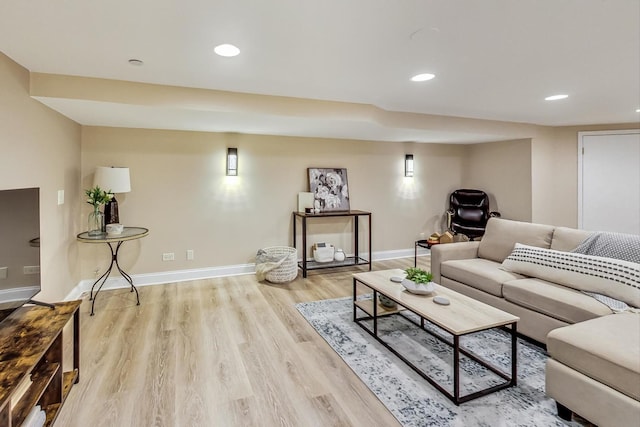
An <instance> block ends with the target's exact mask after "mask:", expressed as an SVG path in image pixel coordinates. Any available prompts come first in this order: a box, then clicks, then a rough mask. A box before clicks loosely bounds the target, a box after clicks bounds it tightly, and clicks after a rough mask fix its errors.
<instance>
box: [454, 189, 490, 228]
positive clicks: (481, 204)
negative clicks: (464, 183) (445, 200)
mask: <svg viewBox="0 0 640 427" xmlns="http://www.w3.org/2000/svg"><path fill="white" fill-rule="evenodd" d="M494 216H495V217H499V216H500V213H499V212H491V211H490V210H489V196H487V193H485V192H484V191H480V190H470V189H460V190H456V191H454V192H453V193H451V196H450V197H449V210H448V211H447V227H448V228H449V230H451V232H452V233H453V234H464V235H465V236H467V237H469V239H470V240H473V239H475V238H477V237H480V236H482V235H484V230H485V227H486V226H487V221H488V220H489V218H491V217H494Z"/></svg>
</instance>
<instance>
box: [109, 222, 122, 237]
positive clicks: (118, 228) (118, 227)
mask: <svg viewBox="0 0 640 427" xmlns="http://www.w3.org/2000/svg"><path fill="white" fill-rule="evenodd" d="M106 229H107V234H108V235H110V236H117V235H120V234H122V230H124V225H122V224H107V225H106Z"/></svg>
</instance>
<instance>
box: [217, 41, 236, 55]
mask: <svg viewBox="0 0 640 427" xmlns="http://www.w3.org/2000/svg"><path fill="white" fill-rule="evenodd" d="M213 51H214V52H215V53H217V54H218V55H220V56H225V57H231V56H237V55H239V54H240V49H238V48H237V47H235V46H234V45H232V44H221V45H218V46H216V47H215V48H214V49H213Z"/></svg>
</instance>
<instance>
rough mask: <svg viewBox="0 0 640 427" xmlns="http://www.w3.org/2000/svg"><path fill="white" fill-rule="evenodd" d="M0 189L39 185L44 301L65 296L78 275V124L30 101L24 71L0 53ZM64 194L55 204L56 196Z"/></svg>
mask: <svg viewBox="0 0 640 427" xmlns="http://www.w3.org/2000/svg"><path fill="white" fill-rule="evenodd" d="M0 93H1V94H2V96H1V97H0V147H1V148H2V152H1V155H0V189H11V188H27V187H40V237H41V276H42V278H43V280H42V292H41V293H40V294H39V295H38V296H37V297H36V298H37V299H39V300H43V301H57V300H61V299H62V298H64V297H65V296H66V295H67V294H68V293H69V291H70V290H71V289H72V288H73V287H74V286H75V285H76V284H77V282H78V280H79V278H80V275H79V267H78V263H77V256H76V242H75V235H76V234H77V233H78V232H79V231H80V228H81V227H80V225H79V224H78V218H79V211H80V198H79V192H80V126H79V125H77V124H76V123H74V122H72V121H71V120H69V119H67V118H65V117H63V116H62V115H60V114H58V113H56V112H54V111H52V110H50V109H48V108H47V107H45V106H44V105H42V104H41V103H39V102H37V101H35V100H33V99H31V98H30V97H29V72H28V71H27V70H25V69H24V68H22V67H21V66H19V65H18V64H16V63H15V62H13V61H12V60H11V59H9V58H8V57H6V56H5V55H3V54H2V53H0ZM58 190H64V191H65V203H64V204H63V205H60V206H58V204H57V192H58Z"/></svg>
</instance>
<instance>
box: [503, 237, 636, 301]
mask: <svg viewBox="0 0 640 427" xmlns="http://www.w3.org/2000/svg"><path fill="white" fill-rule="evenodd" d="M502 267H503V268H504V269H506V270H507V271H511V272H514V273H519V274H524V275H527V276H531V277H537V278H539V279H544V280H547V281H549V282H553V283H558V284H560V285H565V286H569V287H571V288H574V289H578V290H581V291H586V292H595V293H599V294H603V295H606V296H608V297H611V298H615V299H618V300H620V301H624V302H626V303H627V304H629V305H632V306H634V307H640V264H637V263H634V262H628V261H622V260H617V259H613V258H604V257H597V256H592V255H582V254H576V253H573V252H564V251H554V250H551V249H542V248H536V247H533V246H527V245H521V244H519V243H516V246H515V248H514V249H513V252H512V253H511V255H509V257H507V259H505V260H504V262H503V263H502Z"/></svg>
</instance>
